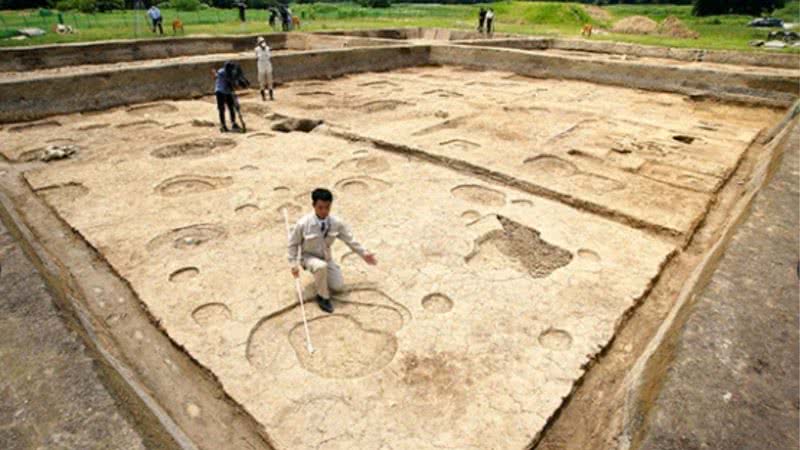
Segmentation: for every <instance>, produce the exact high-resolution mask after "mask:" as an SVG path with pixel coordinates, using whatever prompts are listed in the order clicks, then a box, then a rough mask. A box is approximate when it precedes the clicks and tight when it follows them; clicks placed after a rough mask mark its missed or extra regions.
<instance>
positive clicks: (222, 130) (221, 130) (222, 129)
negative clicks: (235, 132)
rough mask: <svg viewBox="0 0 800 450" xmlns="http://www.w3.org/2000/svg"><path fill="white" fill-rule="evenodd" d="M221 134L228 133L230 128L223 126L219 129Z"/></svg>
mask: <svg viewBox="0 0 800 450" xmlns="http://www.w3.org/2000/svg"><path fill="white" fill-rule="evenodd" d="M219 132H220V133H227V132H228V127H226V126H225V125H222V126H221V127H219Z"/></svg>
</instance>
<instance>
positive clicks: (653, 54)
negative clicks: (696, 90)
mask: <svg viewBox="0 0 800 450" xmlns="http://www.w3.org/2000/svg"><path fill="white" fill-rule="evenodd" d="M459 39H460V38H459ZM465 39H470V40H463V41H461V40H459V41H457V42H454V44H460V45H473V46H479V47H499V48H514V49H519V50H547V49H555V50H569V51H582V52H591V53H604V54H610V55H629V56H636V57H648V58H664V59H674V60H676V61H703V62H712V63H720V64H737V65H748V66H760V67H776V68H786V69H797V68H800V56H798V55H797V54H791V53H763V52H737V51H726V50H702V49H696V48H670V47H656V46H652V45H639V44H627V43H624V42H614V41H590V40H586V39H551V38H519V37H510V38H502V39H483V38H480V37H479V38H478V39H474V38H465Z"/></svg>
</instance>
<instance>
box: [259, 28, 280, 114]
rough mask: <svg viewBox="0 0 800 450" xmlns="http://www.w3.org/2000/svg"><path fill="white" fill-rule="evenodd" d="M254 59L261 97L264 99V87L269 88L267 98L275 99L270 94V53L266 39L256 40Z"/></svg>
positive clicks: (265, 98)
mask: <svg viewBox="0 0 800 450" xmlns="http://www.w3.org/2000/svg"><path fill="white" fill-rule="evenodd" d="M256 44H257V45H256V60H257V61H258V85H259V89H261V99H262V100H264V101H266V100H267V97H266V95H264V88H265V87H266V88H267V89H269V99H270V100H275V98H274V97H273V95H272V53H271V52H270V50H269V46H268V45H267V41H266V40H265V39H264V38H263V37H259V38H258V39H257V40H256Z"/></svg>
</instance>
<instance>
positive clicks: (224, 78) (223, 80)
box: [211, 61, 241, 133]
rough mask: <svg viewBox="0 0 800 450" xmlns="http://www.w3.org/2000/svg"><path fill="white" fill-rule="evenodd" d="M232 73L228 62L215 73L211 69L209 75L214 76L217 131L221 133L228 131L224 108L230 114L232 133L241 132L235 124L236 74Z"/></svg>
mask: <svg viewBox="0 0 800 450" xmlns="http://www.w3.org/2000/svg"><path fill="white" fill-rule="evenodd" d="M234 71H235V67H234V64H233V63H232V62H230V61H226V62H225V65H224V66H223V67H222V68H221V69H219V70H217V71H215V70H214V69H211V73H212V74H213V75H214V95H215V96H216V97H217V110H218V111H219V123H220V128H219V131H221V132H223V133H227V132H228V131H229V130H228V127H227V125H226V124H225V107H226V106H227V108H228V111H229V112H230V116H231V125H232V126H233V131H239V130H241V128H240V127H239V125H238V124H237V123H236V99H235V97H234V88H235V82H236V80H235V78H236V74H235V73H234Z"/></svg>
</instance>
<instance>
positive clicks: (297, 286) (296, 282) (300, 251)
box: [282, 208, 314, 353]
mask: <svg viewBox="0 0 800 450" xmlns="http://www.w3.org/2000/svg"><path fill="white" fill-rule="evenodd" d="M282 211H283V221H284V222H285V223H286V237H287V238H288V239H291V237H292V236H291V234H292V230H291V228H289V214H288V213H287V212H286V208H283V210H282ZM302 256H303V248H302V247H301V246H300V245H298V246H297V264H298V265H300V258H302ZM293 278H294V277H293ZM294 288H295V290H296V291H297V298H299V299H300V312H301V313H302V314H303V328H305V330H306V348H307V349H308V353H314V346H312V345H311V333H309V332H308V321H307V320H306V307H305V304H304V302H303V290H302V289H300V279H299V278H295V279H294Z"/></svg>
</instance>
